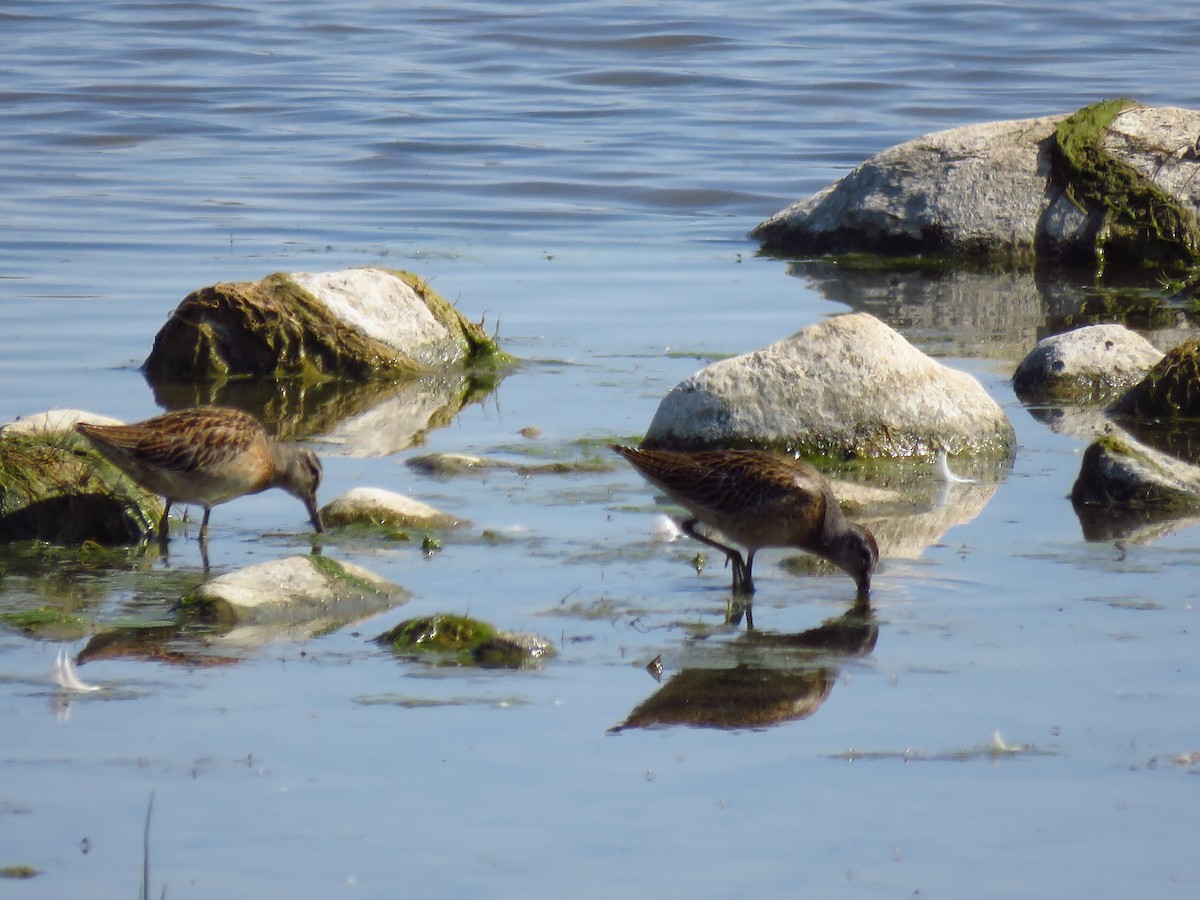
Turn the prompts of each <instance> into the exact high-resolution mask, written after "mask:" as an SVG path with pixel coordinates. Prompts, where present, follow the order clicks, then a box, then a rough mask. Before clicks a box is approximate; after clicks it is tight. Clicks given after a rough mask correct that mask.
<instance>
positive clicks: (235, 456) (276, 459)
mask: <svg viewBox="0 0 1200 900" xmlns="http://www.w3.org/2000/svg"><path fill="white" fill-rule="evenodd" d="M75 430H76V431H78V432H79V433H80V434H82V435H83V436H84V437H86V438H87V439H88V440H89V441H91V442H92V444H93V446H95V448H96V449H97V450H99V451H100V452H101V453H102V454H104V456H106V457H107V458H108V459H109V460H111V461H112V462H113V464H114V465H116V466H117V467H118V468H120V469H121V470H122V471H123V472H125V474H126V475H128V476H129V477H130V478H132V479H133V480H134V481H136V482H137V483H138V484H140V485H141V486H142V487H144V488H145V489H146V490H148V491H151V492H153V493H155V494H159V495H161V496H162V497H163V498H164V499H165V500H166V508H165V509H164V510H163V517H162V523H161V524H160V526H159V539H160V540H161V541H164V542H165V541H166V539H167V516H168V515H169V514H170V512H171V504H172V503H195V504H197V505H199V506H202V507H204V518H203V520H201V522H200V541H201V542H202V543H203V542H205V541H207V539H208V515H209V512H210V511H211V510H212V507H214V506H216V505H218V504H220V503H225V502H226V501H229V500H233V499H235V498H237V497H242V496H245V495H246V494H257V493H258V492H259V491H265V490H267V489H268V488H275V487H277V488H283V489H284V490H285V491H287V492H288V493H289V494H291V495H292V496H293V497H296V498H297V499H299V500H300V501H301V502H302V503H303V504H304V506H305V508H306V509H307V510H308V516H309V519H310V520H311V521H312V524H313V528H315V529H316V530H317V531H322V530H323V529H322V526H321V515H320V513H319V512H318V511H317V486H318V485H319V484H320V483H321V474H322V470H321V462H320V460H318V459H317V455H316V454H315V453H313V452H312V451H311V450H309V449H307V448H305V447H301V446H299V445H298V444H286V443H281V442H277V441H273V440H271V437H270V435H268V434H267V430H266V428H264V427H263V425H262V423H261V422H259V421H258V420H257V419H256V418H254V416H251V415H249V414H248V413H244V412H242V411H240V410H236V409H226V408H224V407H220V406H196V407H192V408H190V409H179V410H176V411H175V412H169V413H166V414H165V415H161V416H156V417H155V418H153V419H147V420H146V421H144V422H137V423H135V424H133V425H89V424H87V423H85V422H80V423H79V424H77V425H76V426H75Z"/></svg>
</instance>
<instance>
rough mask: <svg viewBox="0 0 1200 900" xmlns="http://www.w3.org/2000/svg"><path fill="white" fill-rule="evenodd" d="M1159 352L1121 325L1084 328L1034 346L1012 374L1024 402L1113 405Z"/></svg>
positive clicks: (1142, 373)
mask: <svg viewBox="0 0 1200 900" xmlns="http://www.w3.org/2000/svg"><path fill="white" fill-rule="evenodd" d="M1162 358H1163V354H1162V351H1161V350H1159V349H1158V348H1157V347H1155V346H1154V345H1153V344H1151V343H1150V342H1149V341H1148V340H1146V339H1145V338H1144V337H1142V336H1141V335H1140V334H1138V333H1137V332H1135V331H1131V330H1130V329H1128V328H1126V327H1125V326H1124V325H1088V326H1085V327H1083V328H1077V329H1075V330H1074V331H1068V332H1065V333H1063V334H1056V335H1053V336H1051V337H1048V338H1045V339H1043V340H1041V341H1039V342H1038V344H1037V346H1036V347H1034V348H1033V350H1031V351H1030V352H1029V354H1028V355H1027V356H1026V357H1025V358H1024V359H1023V360H1021V364H1020V365H1019V366H1017V370H1016V372H1015V373H1014V374H1013V390H1014V391H1016V393H1017V395H1018V396H1019V397H1021V399H1023V400H1026V401H1056V402H1062V403H1073V404H1088V403H1097V402H1102V401H1105V400H1111V399H1113V398H1114V397H1116V396H1117V395H1119V394H1120V393H1121V392H1122V391H1124V390H1127V389H1128V388H1130V387H1131V386H1132V385H1134V384H1136V383H1137V382H1138V381H1139V380H1141V379H1142V378H1144V377H1145V375H1146V373H1148V372H1149V371H1150V370H1151V369H1152V368H1153V367H1154V366H1155V365H1156V364H1157V363H1158V362H1159V361H1160V360H1161V359H1162Z"/></svg>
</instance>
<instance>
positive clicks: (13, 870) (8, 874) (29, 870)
mask: <svg viewBox="0 0 1200 900" xmlns="http://www.w3.org/2000/svg"><path fill="white" fill-rule="evenodd" d="M37 874H39V873H38V870H37V869H35V868H34V867H33V866H23V865H16V866H0V878H10V879H16V880H20V879H25V878H33V877H34V876H35V875H37Z"/></svg>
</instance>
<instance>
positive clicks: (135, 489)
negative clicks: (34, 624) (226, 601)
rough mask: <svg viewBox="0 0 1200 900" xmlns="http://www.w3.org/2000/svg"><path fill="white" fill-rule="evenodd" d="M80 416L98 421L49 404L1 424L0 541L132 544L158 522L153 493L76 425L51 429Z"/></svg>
mask: <svg viewBox="0 0 1200 900" xmlns="http://www.w3.org/2000/svg"><path fill="white" fill-rule="evenodd" d="M81 418H82V419H85V420H86V421H89V422H90V421H102V417H97V416H92V415H90V414H88V413H78V412H76V411H54V412H51V413H43V414H40V415H38V416H31V417H29V418H28V419H25V420H22V421H20V422H17V423H13V424H10V425H7V426H5V427H4V429H3V430H0V541H4V542H8V541H24V540H39V541H48V542H50V543H55V544H81V543H83V542H85V541H96V542H97V543H101V544H136V543H139V542H141V541H143V540H145V539H147V538H148V537H149V536H150V534H151V532H152V531H153V530H154V528H155V527H156V526H157V525H158V523H159V519H160V518H161V517H162V504H161V503H160V502H159V499H158V497H157V496H155V495H153V494H150V493H148V492H147V491H145V490H143V489H142V488H141V487H139V486H138V485H137V484H136V483H135V482H134V481H133V480H132V479H130V478H129V476H127V475H126V474H125V473H124V472H122V471H121V470H120V469H118V468H117V467H116V466H114V465H113V464H112V463H110V462H109V461H108V460H107V459H105V458H104V457H103V456H101V455H100V454H99V453H98V452H97V451H96V449H95V448H94V447H92V445H91V444H90V443H89V442H88V441H87V440H85V439H84V438H82V437H81V436H79V435H77V434H76V433H75V432H74V431H57V430H51V429H53V428H57V427H58V425H61V424H65V423H67V422H70V423H71V424H72V425H73V424H74V422H76V421H79V420H80V419H81ZM107 421H111V420H107Z"/></svg>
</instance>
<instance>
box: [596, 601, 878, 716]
mask: <svg viewBox="0 0 1200 900" xmlns="http://www.w3.org/2000/svg"><path fill="white" fill-rule="evenodd" d="M878 637H879V624H878V622H877V620H876V618H875V615H874V613H873V611H872V610H871V609H870V607H869V605H868V604H866V603H861V604H856V605H855V606H854V607H853V608H852V609H850V610H849V611H848V612H846V613H845V614H844V615H842V616H839V617H838V618H836V619H830V620H829V621H827V622H825V623H824V624H822V625H820V626H818V627H816V628H811V629H809V630H807V631H802V632H800V633H798V634H777V633H771V632H762V631H747V632H746V633H745V634H743V635H741V636H740V637H738V638H737V639H736V640H734V641H731V642H728V643H723V644H720V645H717V646H715V647H713V646H706V647H705V651H706V652H705V654H704V655H705V656H708V657H709V658H707V659H703V660H702V661H703V663H704V664H703V665H693V666H690V667H685V668H683V669H681V670H680V671H679V672H677V673H676V674H675V675H673V676H671V678H670V679H669V680H668V681H667V683H666V684H664V685H663V686H662V687H661V688H659V689H658V690H657V691H655V692H654V693H653V694H651V695H650V696H649V697H648V698H646V700H644V701H643V702H642V703H641V704H639V705H638V707H637V708H636V709H634V710H633V712H631V713H630V714H629V717H628V718H627V719H626V720H625V721H624V722H623V723H622V724H620V725H618V726H616V727H614V728H612V729H611V731H612V732H619V731H622V730H624V729H626V728H651V727H656V726H669V725H689V726H692V727H697V728H767V727H769V726H772V725H780V724H783V723H784V722H795V721H799V720H800V719H806V718H808V717H809V716H811V715H812V714H813V713H815V712H816V711H817V710H818V709H820V707H821V704H823V703H824V702H825V701H826V699H828V697H829V694H830V692H831V691H832V690H833V685H834V682H836V681H837V677H838V672H839V667H838V665H837V663H838V660H839V659H848V658H853V657H861V656H866V655H867V654H869V653H870V652H871V651H872V650H873V649H874V648H875V642H876V640H877V639H878Z"/></svg>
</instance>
